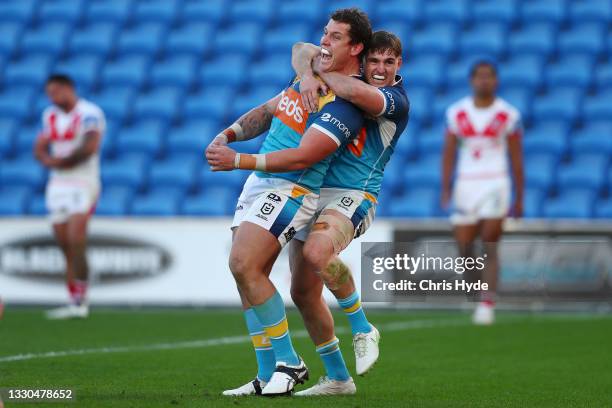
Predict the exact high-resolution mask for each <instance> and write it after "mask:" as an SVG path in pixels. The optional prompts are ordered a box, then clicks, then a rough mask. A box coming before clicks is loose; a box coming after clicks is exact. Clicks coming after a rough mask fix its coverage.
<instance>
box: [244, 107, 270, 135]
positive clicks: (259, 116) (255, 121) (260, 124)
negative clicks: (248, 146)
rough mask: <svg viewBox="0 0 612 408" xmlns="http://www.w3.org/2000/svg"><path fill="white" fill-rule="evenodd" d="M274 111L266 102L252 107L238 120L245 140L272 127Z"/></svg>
mask: <svg viewBox="0 0 612 408" xmlns="http://www.w3.org/2000/svg"><path fill="white" fill-rule="evenodd" d="M272 117H273V112H270V109H269V108H268V107H267V106H266V104H264V105H261V106H258V107H257V108H255V109H251V110H250V111H248V112H247V113H245V114H244V115H242V116H241V117H240V118H238V120H237V121H236V122H237V123H238V124H239V125H240V126H241V127H242V131H243V132H244V140H248V139H253V138H254V137H257V136H259V135H260V134H262V133H263V132H265V131H266V130H268V129H270V124H271V123H272Z"/></svg>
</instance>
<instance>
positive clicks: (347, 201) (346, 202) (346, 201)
mask: <svg viewBox="0 0 612 408" xmlns="http://www.w3.org/2000/svg"><path fill="white" fill-rule="evenodd" d="M354 202H355V201H354V200H353V199H352V198H351V197H342V199H341V200H340V204H342V205H343V206H345V207H350V206H351V205H353V203H354Z"/></svg>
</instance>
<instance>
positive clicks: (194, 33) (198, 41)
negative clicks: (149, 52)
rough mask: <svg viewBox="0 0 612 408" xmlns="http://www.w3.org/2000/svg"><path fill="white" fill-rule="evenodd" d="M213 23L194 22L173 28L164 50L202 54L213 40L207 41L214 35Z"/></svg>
mask: <svg viewBox="0 0 612 408" xmlns="http://www.w3.org/2000/svg"><path fill="white" fill-rule="evenodd" d="M213 29H214V28H213V25H212V24H211V23H204V22H194V23H189V24H184V25H181V26H179V27H177V28H176V29H174V30H172V31H171V32H170V33H169V34H168V36H167V37H166V42H165V45H164V52H165V53H166V55H172V54H175V53H180V54H193V55H194V56H201V55H203V54H204V53H205V52H207V51H208V50H209V49H210V46H211V42H210V41H205V40H204V39H208V38H210V37H211V36H212V35H213Z"/></svg>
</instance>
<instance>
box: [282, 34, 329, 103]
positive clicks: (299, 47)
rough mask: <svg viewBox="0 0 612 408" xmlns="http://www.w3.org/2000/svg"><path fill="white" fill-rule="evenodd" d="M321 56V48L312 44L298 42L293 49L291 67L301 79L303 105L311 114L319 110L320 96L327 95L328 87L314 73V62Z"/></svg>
mask: <svg viewBox="0 0 612 408" xmlns="http://www.w3.org/2000/svg"><path fill="white" fill-rule="evenodd" d="M320 54H321V47H319V46H317V45H314V44H311V43H304V42H298V43H295V44H293V47H292V49H291V65H292V66H293V70H294V71H295V73H296V74H297V76H298V77H299V78H300V94H301V96H302V103H303V104H304V107H305V108H306V110H307V111H308V112H310V113H313V112H316V111H317V110H318V109H319V95H320V94H326V93H327V86H326V85H325V84H324V83H323V82H321V81H320V80H318V79H317V78H315V75H314V73H313V71H312V62H313V60H314V59H315V57H317V56H318V55H320Z"/></svg>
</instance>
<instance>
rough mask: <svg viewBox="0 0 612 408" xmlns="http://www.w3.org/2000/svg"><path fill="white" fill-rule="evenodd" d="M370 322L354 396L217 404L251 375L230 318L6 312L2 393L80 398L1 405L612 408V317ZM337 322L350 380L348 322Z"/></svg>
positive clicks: (229, 314)
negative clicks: (370, 341)
mask: <svg viewBox="0 0 612 408" xmlns="http://www.w3.org/2000/svg"><path fill="white" fill-rule="evenodd" d="M369 316H370V320H371V321H372V322H373V323H375V324H376V325H377V326H379V328H380V329H381V330H380V331H381V334H382V340H381V357H380V360H379V362H378V364H377V365H376V367H375V368H374V370H373V371H372V372H371V373H369V374H368V375H367V376H366V377H363V378H361V377H359V378H355V381H356V384H357V395H355V396H351V397H325V398H315V399H312V398H310V399H300V398H297V397H293V398H289V397H284V398H275V399H268V398H262V397H246V398H227V397H222V396H221V395H220V393H221V391H222V390H223V389H225V388H229V387H235V386H238V385H240V384H242V383H244V382H246V381H247V380H249V379H251V378H252V376H253V375H254V373H255V363H254V356H253V352H252V349H251V346H250V343H249V342H248V339H247V338H245V337H243V336H244V335H245V329H244V323H243V320H242V317H241V315H240V313H239V312H237V311H234V310H232V311H226V310H100V309H94V310H93V313H92V315H91V317H90V318H89V319H87V320H83V321H62V322H53V321H46V320H44V318H43V315H42V310H39V309H11V308H9V309H8V310H7V311H6V314H5V318H4V319H3V320H2V321H0V387H16V388H46V389H48V388H71V389H74V390H75V392H76V397H77V400H76V401H75V402H71V403H55V402H53V403H50V402H44V403H42V402H41V403H21V402H20V403H10V402H6V401H5V407H12V406H15V407H23V408H25V407H28V406H31V407H41V406H51V407H59V406H68V407H175V406H176V407H210V406H237V407H252V406H257V407H270V406H279V407H289V406H291V407H301V406H317V405H320V404H330V405H331V404H333V406H334V407H397V406H400V407H402V406H406V407H447V406H449V407H497V406H502V407H521V408H524V407H534V406H537V407H565V406H584V407H604V406H612V370H611V369H610V368H611V367H612V316H609V315H608V316H585V315H576V316H572V315H528V314H503V313H500V314H499V315H498V322H499V324H497V325H495V326H493V327H474V326H471V325H470V324H469V316H468V315H466V314H464V313H450V312H388V311H372V310H371V311H370V312H369ZM335 318H336V323H337V326H338V327H340V332H341V334H339V336H338V337H339V338H340V340H341V345H342V348H343V351H344V357H345V360H346V361H347V363H348V365H349V369H350V370H351V371H352V372H354V357H353V354H352V348H351V339H350V334H348V333H347V331H346V325H347V322H346V319H345V318H344V316H342V315H340V314H336V315H335ZM289 322H290V328H291V331H292V333H293V334H294V344H295V346H296V349H297V350H298V352H299V353H301V354H302V356H303V357H304V359H305V360H306V363H307V364H308V366H309V368H310V372H311V379H310V381H309V382H308V383H307V385H311V384H314V383H315V382H316V381H317V379H318V377H319V376H320V375H323V368H322V365H321V363H320V360H319V358H318V356H317V355H316V353H315V351H314V346H313V345H312V343H311V342H310V340H309V339H308V338H307V337H306V336H305V333H304V332H303V326H302V324H301V321H300V318H299V316H298V315H297V314H296V313H295V312H291V313H290V316H289ZM220 338H224V339H223V340H219V339H220ZM49 352H60V353H57V354H56V355H50V354H49ZM61 352H65V353H61ZM45 353H46V354H45ZM16 355H19V356H21V357H18V358H13V357H11V356H16Z"/></svg>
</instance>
